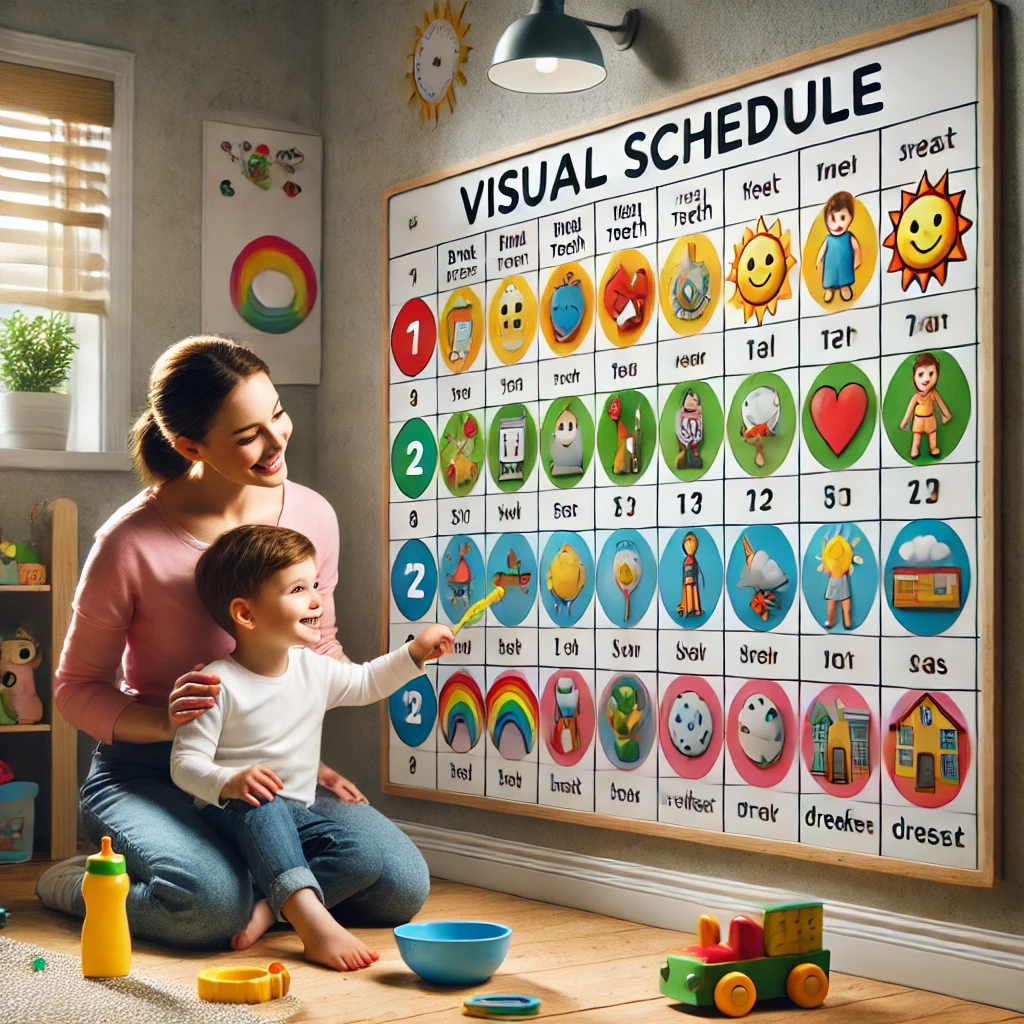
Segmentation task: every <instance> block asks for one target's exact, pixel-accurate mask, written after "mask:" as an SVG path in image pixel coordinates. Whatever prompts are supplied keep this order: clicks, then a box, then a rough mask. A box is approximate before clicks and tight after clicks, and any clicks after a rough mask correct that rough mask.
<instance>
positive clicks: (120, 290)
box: [0, 28, 135, 470]
mask: <svg viewBox="0 0 1024 1024" xmlns="http://www.w3.org/2000/svg"><path fill="white" fill-rule="evenodd" d="M0 60H3V61H7V62H8V63H11V64H28V65H31V66H33V67H37V68H47V69H48V70H51V71H64V72H67V73H68V74H72V75H85V76H87V77H89V78H101V79H104V80H105V81H108V82H113V83H114V124H113V127H112V129H111V133H110V134H111V159H110V163H111V167H110V198H111V201H110V315H109V316H108V317H104V318H102V321H101V323H102V326H101V330H102V338H101V361H102V362H101V366H102V369H101V379H102V381H103V393H102V395H101V396H100V437H101V444H102V445H103V451H101V452H50V451H27V450H23V449H15V448H0V468H2V467H7V468H12V469H13V468H22V469H85V470H98V469H115V470H116V469H122V470H128V469H130V468H131V464H130V460H129V458H128V455H127V452H126V450H125V446H126V444H127V436H128V424H129V419H130V416H131V328H132V320H131V317H132V145H133V139H134V130H133V129H134V119H135V54H134V53H129V52H128V51H126V50H111V49H108V48H106V47H103V46H92V45H90V44H88V43H72V42H66V41H64V40H61V39H50V38H48V37H47V36H37V35H32V34H30V33H28V32H14V31H12V30H9V29H3V28H0Z"/></svg>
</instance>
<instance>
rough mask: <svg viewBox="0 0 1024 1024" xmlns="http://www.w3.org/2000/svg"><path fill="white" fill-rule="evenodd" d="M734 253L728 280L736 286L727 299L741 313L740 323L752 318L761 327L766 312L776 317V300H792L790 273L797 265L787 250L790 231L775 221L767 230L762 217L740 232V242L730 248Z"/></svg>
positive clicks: (777, 301) (777, 303) (794, 258)
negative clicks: (753, 225)
mask: <svg viewBox="0 0 1024 1024" xmlns="http://www.w3.org/2000/svg"><path fill="white" fill-rule="evenodd" d="M733 248H734V249H735V252H736V256H735V259H734V260H733V263H732V269H731V270H730V271H729V275H728V277H726V280H727V281H732V282H733V284H735V285H736V291H735V293H734V294H733V297H732V298H731V299H730V300H729V301H730V302H731V303H732V305H734V306H736V307H738V308H739V309H742V310H743V322H744V323H746V322H747V321H748V320H749V319H750V318H751V317H752V316H756V317H757V322H758V323H759V324H760V323H761V322H762V321H763V320H764V314H765V310H767V311H768V312H769V313H771V314H772V316H774V315H775V311H776V309H777V308H778V305H779V299H791V298H792V297H793V289H792V287H791V286H790V283H789V272H790V270H791V269H792V268H793V267H794V266H796V257H795V256H793V255H792V254H791V253H790V251H789V232H788V231H783V230H782V223H781V221H779V220H776V221H775V223H774V224H773V225H772V226H771V227H770V228H769V227H766V225H765V222H764V217H759V218H758V219H757V226H756V227H755V229H754V230H753V231H751V230H750V228H749V227H746V228H744V229H743V239H742V241H740V242H739V243H738V244H737V245H735V246H733Z"/></svg>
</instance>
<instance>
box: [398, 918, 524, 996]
mask: <svg viewBox="0 0 1024 1024" xmlns="http://www.w3.org/2000/svg"><path fill="white" fill-rule="evenodd" d="M395 939H396V940H397V942H398V952H399V953H401V954H402V959H403V960H404V961H405V962H406V964H407V965H408V966H409V967H410V968H412V970H414V971H415V972H416V973H417V974H418V975H419V976H420V977H421V978H422V979H423V980H424V981H429V982H431V983H432V984H434V985H479V984H481V983H482V982H485V981H486V980H487V979H488V978H489V977H490V976H491V975H492V974H493V973H494V972H495V971H496V970H497V969H498V968H499V967H500V966H501V962H502V961H503V960H504V959H505V955H506V954H507V953H508V947H509V943H510V942H511V941H512V929H511V928H509V927H508V925H504V924H493V923H492V922H490V921H422V922H419V923H416V924H403V925H399V926H398V927H397V928H396V929H395Z"/></svg>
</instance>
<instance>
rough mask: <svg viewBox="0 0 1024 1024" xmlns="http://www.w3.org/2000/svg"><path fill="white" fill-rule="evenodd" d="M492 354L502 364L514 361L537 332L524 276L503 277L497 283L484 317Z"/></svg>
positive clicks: (534, 306) (533, 303)
mask: <svg viewBox="0 0 1024 1024" xmlns="http://www.w3.org/2000/svg"><path fill="white" fill-rule="evenodd" d="M487 328H488V332H487V333H488V337H489V338H490V340H491V348H492V349H493V351H494V354H495V355H496V356H497V357H498V358H499V359H500V360H501V361H502V362H503V363H504V364H505V365H506V366H511V365H512V364H513V363H518V362H519V360H520V359H522V358H523V356H525V355H526V353H527V352H528V351H529V348H530V346H531V345H532V344H533V339H534V338H535V337H536V336H537V299H536V297H535V296H534V294H533V289H532V288H531V287H530V286H529V284H528V283H527V281H526V278H525V277H523V276H522V275H520V274H513V275H512V276H511V277H506V278H505V280H504V281H502V282H501V284H499V285H498V288H497V291H495V293H494V297H493V298H492V299H491V308H490V312H489V313H488V317H487Z"/></svg>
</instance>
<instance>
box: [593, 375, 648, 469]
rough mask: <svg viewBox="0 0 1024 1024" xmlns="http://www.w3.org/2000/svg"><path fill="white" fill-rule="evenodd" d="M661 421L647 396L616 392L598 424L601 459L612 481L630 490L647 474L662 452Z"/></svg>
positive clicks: (598, 448)
mask: <svg viewBox="0 0 1024 1024" xmlns="http://www.w3.org/2000/svg"><path fill="white" fill-rule="evenodd" d="M656 430H657V421H656V420H655V418H654V410H653V409H652V408H651V403H650V402H649V401H648V400H647V396H646V395H644V394H641V393H640V392H639V391H616V392H615V393H614V394H611V395H609V396H608V397H607V398H606V399H605V403H604V409H602V410H601V418H600V420H599V421H598V424H597V457H598V458H599V459H600V460H601V465H602V466H604V471H605V472H606V473H607V474H608V479H609V480H614V481H615V483H617V484H622V485H623V486H624V487H629V486H630V484H635V483H636V482H637V481H638V480H639V479H640V478H641V477H642V476H643V475H644V473H646V472H647V469H648V467H649V466H650V465H651V463H652V462H654V459H655V453H656V452H657V450H658V438H657V434H656Z"/></svg>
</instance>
